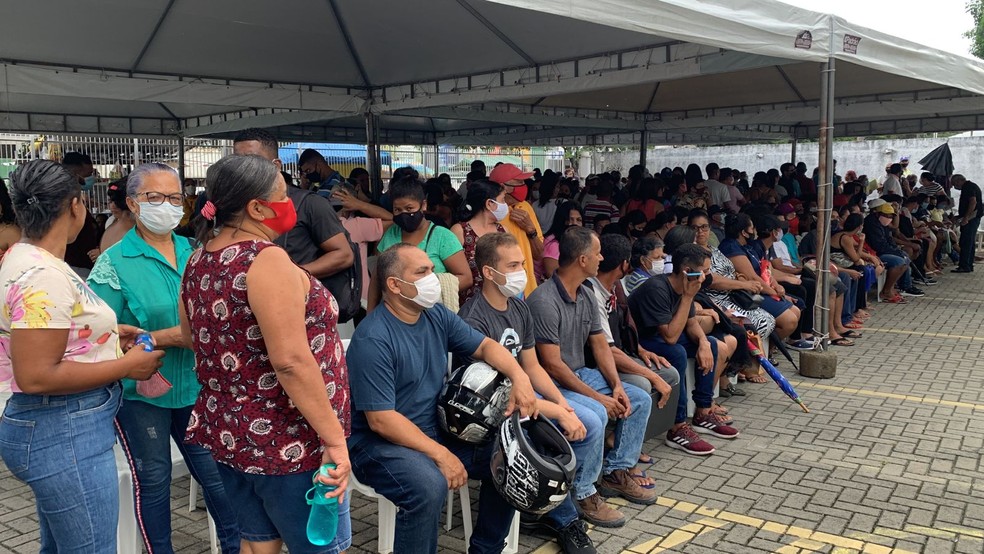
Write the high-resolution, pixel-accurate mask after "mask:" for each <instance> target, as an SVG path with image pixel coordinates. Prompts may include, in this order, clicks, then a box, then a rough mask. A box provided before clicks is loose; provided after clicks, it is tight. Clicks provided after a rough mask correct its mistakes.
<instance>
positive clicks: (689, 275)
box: [684, 271, 703, 281]
mask: <svg viewBox="0 0 984 554" xmlns="http://www.w3.org/2000/svg"><path fill="white" fill-rule="evenodd" d="M684 275H686V276H687V279H688V280H690V281H696V280H697V279H700V276H701V275H703V273H701V272H699V271H698V272H696V273H690V272H687V273H685V274H684Z"/></svg>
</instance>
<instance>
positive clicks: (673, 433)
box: [664, 423, 714, 456]
mask: <svg viewBox="0 0 984 554" xmlns="http://www.w3.org/2000/svg"><path fill="white" fill-rule="evenodd" d="M664 442H665V443H666V446H669V447H670V448H676V449H677V450H682V451H684V452H686V453H687V454H690V455H692V456H710V455H711V454H713V453H714V447H713V446H712V445H711V443H709V442H707V441H705V440H704V439H702V438H700V436H699V435H698V434H697V433H695V432H694V430H693V428H691V427H690V426H689V425H687V424H686V423H684V424H683V425H681V426H680V427H679V428H678V429H670V430H669V431H667V432H666V440H665V441H664Z"/></svg>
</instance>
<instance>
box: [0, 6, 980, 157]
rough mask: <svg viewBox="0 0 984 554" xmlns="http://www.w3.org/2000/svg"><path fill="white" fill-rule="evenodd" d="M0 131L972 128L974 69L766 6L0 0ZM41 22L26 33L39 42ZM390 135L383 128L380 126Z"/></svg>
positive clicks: (329, 133)
mask: <svg viewBox="0 0 984 554" xmlns="http://www.w3.org/2000/svg"><path fill="white" fill-rule="evenodd" d="M0 9H2V10H3V13H4V14H5V15H7V18H6V20H7V21H12V22H16V24H15V25H8V26H7V27H6V28H5V32H4V33H2V34H0V60H3V61H2V63H0V69H2V71H0V129H7V130H12V131H66V132H83V133H105V132H123V133H128V134H144V133H146V134H174V133H183V134H185V135H216V136H222V135H227V134H230V133H234V132H235V131H236V130H238V129H242V128H245V127H250V126H261V127H270V128H275V129H276V130H277V132H278V134H279V135H281V136H282V137H284V138H288V139H296V140H302V141H303V140H327V141H333V142H361V141H364V140H365V130H364V126H365V123H364V114H365V113H366V112H371V113H373V114H376V115H379V116H381V121H380V126H381V128H382V135H383V140H384V141H392V142H405V143H417V142H419V143H434V142H444V141H448V142H459V143H469V142H470V143H474V144H482V143H488V142H489V141H500V140H502V139H503V138H504V137H505V138H509V137H512V140H524V141H527V142H540V143H550V142H551V141H562V140H564V139H565V138H569V137H573V136H580V137H582V138H583V137H586V136H594V135H620V136H623V137H630V138H629V140H632V139H631V137H633V136H635V137H636V140H638V136H639V133H640V132H641V131H642V130H648V131H651V132H654V133H660V134H659V135H657V136H658V137H659V140H661V141H665V142H686V141H731V140H734V141H740V140H760V139H761V138H762V137H769V136H771V137H773V138H788V137H789V136H791V135H792V133H794V132H796V133H802V134H805V135H806V136H809V135H812V134H813V133H814V131H815V128H816V125H817V123H816V122H817V119H818V112H819V109H818V107H817V101H818V96H819V90H820V72H819V71H820V69H819V68H820V64H821V63H823V62H825V61H826V60H827V59H828V58H830V57H832V58H834V59H836V60H837V65H836V67H837V72H836V86H837V97H838V106H837V107H836V108H835V121H837V122H838V124H839V127H838V128H837V129H836V130H835V133H840V134H844V133H848V132H852V131H853V132H854V134H871V133H884V132H891V131H890V130H889V129H894V130H895V131H897V132H917V131H919V130H923V129H927V128H928V129H931V130H948V129H953V130H963V129H971V128H980V127H981V126H984V119H982V118H984V116H981V115H980V114H981V113H982V112H984V96H982V95H984V64H982V63H981V62H980V61H977V60H973V59H970V58H964V57H961V56H957V55H954V54H949V53H945V52H940V51H937V50H933V49H930V48H927V47H924V46H921V45H918V44H915V43H912V42H909V41H906V40H902V39H898V38H896V37H893V36H889V35H885V34H883V33H879V32H876V31H873V30H870V29H866V28H863V27H860V26H857V25H854V24H851V23H850V22H848V21H845V20H843V19H842V18H839V17H835V16H831V15H825V14H820V13H816V12H811V11H808V10H803V9H800V8H797V7H794V6H790V5H787V4H783V3H780V2H777V1H774V0H703V1H701V2H694V1H692V0H327V1H324V0H280V1H278V2H265V1H261V0H212V1H210V2H197V1H194V0H144V1H142V2H137V3H133V2H129V1H126V0H100V1H99V2H89V3H79V2H70V1H68V0H51V1H49V2H21V1H17V0H0ZM38 29H43V30H44V32H43V34H42V36H43V38H39V37H38ZM387 139H389V140H387Z"/></svg>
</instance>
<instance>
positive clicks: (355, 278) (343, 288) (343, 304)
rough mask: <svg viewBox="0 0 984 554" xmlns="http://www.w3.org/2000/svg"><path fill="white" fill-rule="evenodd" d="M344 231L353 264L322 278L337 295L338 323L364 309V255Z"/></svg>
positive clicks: (326, 285)
mask: <svg viewBox="0 0 984 554" xmlns="http://www.w3.org/2000/svg"><path fill="white" fill-rule="evenodd" d="M312 194H313V193H312ZM308 196H309V195H304V197H303V198H302V199H301V201H300V203H298V205H297V208H296V210H297V211H301V206H303V205H304V201H305V200H307V198H308ZM342 232H343V233H345V240H346V241H347V242H348V244H349V248H351V249H352V256H353V258H352V265H351V266H349V267H348V268H347V269H344V270H342V271H339V272H338V273H336V274H334V275H330V276H328V277H324V278H322V279H320V280H321V284H323V285H324V286H325V288H327V289H328V292H330V293H331V295H332V296H334V297H335V302H337V303H338V323H346V322H348V321H350V320H351V319H352V318H353V317H355V316H356V314H358V313H359V310H361V309H362V286H363V283H362V255H361V254H360V252H359V246H358V245H357V244H355V243H354V242H352V237H351V236H349V233H348V231H346V230H345V228H344V227H343V228H342Z"/></svg>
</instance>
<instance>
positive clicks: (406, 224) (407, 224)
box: [393, 210, 424, 233]
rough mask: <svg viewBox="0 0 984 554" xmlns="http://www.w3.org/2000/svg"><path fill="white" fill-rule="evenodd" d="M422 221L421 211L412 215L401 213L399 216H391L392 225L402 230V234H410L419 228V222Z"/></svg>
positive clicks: (422, 213)
mask: <svg viewBox="0 0 984 554" xmlns="http://www.w3.org/2000/svg"><path fill="white" fill-rule="evenodd" d="M423 220H424V212H423V210H417V211H416V212H412V213H406V212H404V213H402V214H400V215H396V216H393V223H395V224H396V226H397V227H399V228H400V229H403V232H404V233H412V232H414V231H416V230H417V229H419V228H420V222H421V221H423Z"/></svg>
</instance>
